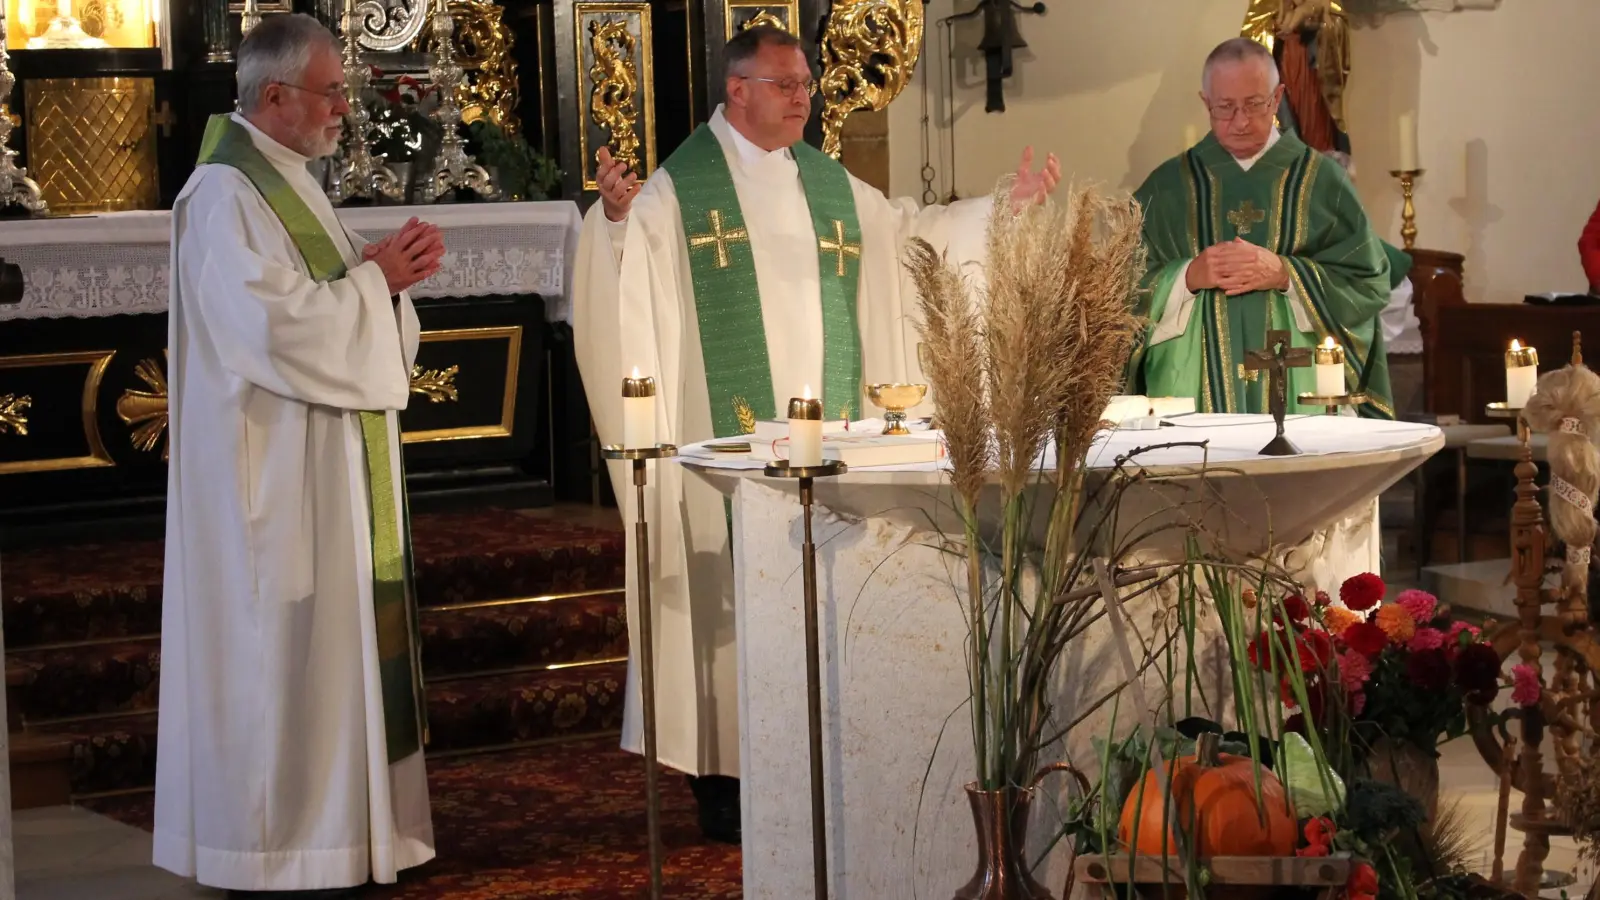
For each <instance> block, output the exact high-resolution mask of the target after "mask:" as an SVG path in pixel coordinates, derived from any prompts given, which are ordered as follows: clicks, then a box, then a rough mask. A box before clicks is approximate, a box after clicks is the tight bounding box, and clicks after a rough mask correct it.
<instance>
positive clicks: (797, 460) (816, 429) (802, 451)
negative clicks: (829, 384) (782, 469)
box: [789, 385, 822, 467]
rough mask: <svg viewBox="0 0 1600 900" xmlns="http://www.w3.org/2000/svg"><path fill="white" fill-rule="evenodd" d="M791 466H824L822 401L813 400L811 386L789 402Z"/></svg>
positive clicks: (807, 386)
mask: <svg viewBox="0 0 1600 900" xmlns="http://www.w3.org/2000/svg"><path fill="white" fill-rule="evenodd" d="M789 465H791V466H796V467H805V466H820V465H822V401H821V400H813V399H811V386H810V385H806V391H805V396H804V397H794V398H791V399H790V400H789Z"/></svg>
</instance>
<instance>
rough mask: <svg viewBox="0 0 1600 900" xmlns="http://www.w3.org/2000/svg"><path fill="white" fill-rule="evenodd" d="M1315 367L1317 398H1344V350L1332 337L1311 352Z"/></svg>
mask: <svg viewBox="0 0 1600 900" xmlns="http://www.w3.org/2000/svg"><path fill="white" fill-rule="evenodd" d="M1312 356H1313V357H1314V362H1315V363H1316V367H1317V396H1318V397H1343V396H1344V348H1343V347H1341V346H1339V345H1338V344H1337V343H1335V342H1334V340H1333V335H1329V336H1328V339H1327V340H1325V341H1323V342H1322V346H1320V347H1318V348H1316V350H1314V351H1313V352H1312Z"/></svg>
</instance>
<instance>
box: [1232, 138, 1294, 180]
mask: <svg viewBox="0 0 1600 900" xmlns="http://www.w3.org/2000/svg"><path fill="white" fill-rule="evenodd" d="M1280 137H1282V135H1280V134H1278V129H1276V128H1274V129H1272V131H1270V132H1268V133H1267V142H1266V143H1265V144H1262V145H1261V149H1260V150H1257V151H1256V155H1255V156H1252V157H1250V158H1249V159H1239V158H1238V157H1234V162H1236V163H1238V164H1239V168H1241V169H1243V170H1245V171H1246V172H1248V171H1250V167H1251V166H1253V165H1255V164H1256V163H1257V162H1259V161H1260V160H1261V157H1263V156H1266V155H1267V151H1268V150H1271V149H1272V145H1273V144H1276V143H1277V142H1278V138H1280Z"/></svg>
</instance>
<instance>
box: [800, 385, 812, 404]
mask: <svg viewBox="0 0 1600 900" xmlns="http://www.w3.org/2000/svg"><path fill="white" fill-rule="evenodd" d="M800 399H801V400H810V399H811V385H809V384H808V385H806V389H805V391H804V393H802V394H801V395H800Z"/></svg>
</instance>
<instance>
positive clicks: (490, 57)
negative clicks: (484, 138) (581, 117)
mask: <svg viewBox="0 0 1600 900" xmlns="http://www.w3.org/2000/svg"><path fill="white" fill-rule="evenodd" d="M504 12H505V10H504V9H503V8H502V7H501V6H500V4H498V3H492V2H490V0H450V18H451V19H453V20H454V21H455V30H454V31H453V32H452V44H453V46H454V47H455V52H456V62H457V63H459V64H460V65H461V68H462V69H463V70H464V71H465V72H466V73H467V75H468V77H467V78H465V79H463V80H462V82H461V84H460V85H459V86H458V87H457V88H456V104H457V105H458V106H460V107H461V121H462V122H463V123H466V124H471V123H472V122H475V121H477V120H478V119H480V118H485V117H487V118H488V120H489V121H491V122H493V123H495V124H496V125H499V126H500V127H501V128H503V129H505V131H506V133H507V134H516V133H517V132H518V131H519V130H521V127H522V123H521V121H520V120H519V119H518V118H517V112H516V110H517V84H518V81H517V61H516V59H515V58H514V57H513V56H512V52H511V51H512V49H513V47H514V46H515V45H516V36H515V35H514V34H512V32H511V29H510V28H508V27H506V24H505V22H504V21H503V20H502V18H501V16H502V14H503V13H504ZM433 42H434V37H433V29H431V28H424V29H423V30H422V32H421V33H420V34H419V35H417V38H416V40H414V41H413V42H412V46H413V49H415V50H418V51H421V52H424V53H426V52H431V51H432V49H433Z"/></svg>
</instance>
